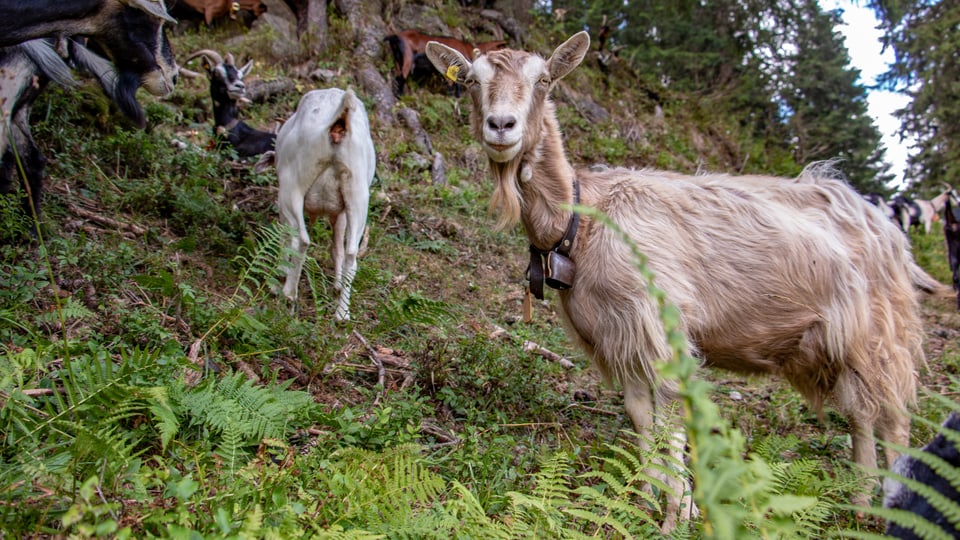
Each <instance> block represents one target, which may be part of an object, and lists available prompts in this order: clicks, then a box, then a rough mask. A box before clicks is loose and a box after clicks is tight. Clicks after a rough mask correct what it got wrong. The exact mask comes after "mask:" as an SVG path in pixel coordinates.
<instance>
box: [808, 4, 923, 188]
mask: <svg viewBox="0 0 960 540" xmlns="http://www.w3.org/2000/svg"><path fill="white" fill-rule="evenodd" d="M820 7H821V9H823V10H834V9H837V8H839V9H842V10H843V22H844V24H842V25H840V26H839V27H837V30H838V31H840V33H842V34H843V36H844V38H845V44H846V47H847V52H848V53H849V55H850V65H851V66H852V67H854V68H857V69H859V70H860V79H861V81H860V82H861V83H863V84H864V86H867V87H869V86H872V85H873V84H874V83H875V82H876V77H877V76H878V75H880V74H881V73H884V72H886V71H887V66H888V64H890V63H891V62H893V60H894V57H893V52H892V51H886V52H884V53H883V54H881V53H880V50H881V48H882V45H881V43H880V38H881V36H882V35H883V34H882V33H881V32H880V30H878V29H877V25H878V24H879V23H878V21H877V19H876V17H875V16H874V14H873V11H872V10H870V9H867V8H865V7H863V6H858V5H855V3H854V1H852V0H820ZM909 101H910V98H908V97H907V96H904V95H903V94H898V93H895V92H888V91H881V90H870V89H869V88H868V89H867V111H868V113H869V114H870V116H871V117H872V118H873V120H874V123H875V124H876V126H877V129H879V130H880V133H881V134H882V135H883V139H882V143H883V146H884V148H886V149H887V153H886V154H885V161H886V162H887V163H889V164H890V165H891V169H890V172H891V173H892V174H893V175H895V178H894V181H893V184H892V186H891V187H897V188H899V187H900V186H902V185H903V183H904V176H903V175H904V171H905V170H906V166H907V155H908V154H909V150H910V144H911V143H910V141H909V140H905V141H903V142H900V137H899V136H898V135H897V129H899V128H900V121H899V120H898V119H896V118H895V117H894V116H893V113H894V111H896V110H897V109H902V108H903V107H904V106H906V104H907V103H908V102H909Z"/></svg>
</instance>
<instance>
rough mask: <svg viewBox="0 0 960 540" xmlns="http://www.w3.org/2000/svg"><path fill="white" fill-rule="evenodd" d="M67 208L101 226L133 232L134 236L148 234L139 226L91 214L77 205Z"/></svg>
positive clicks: (70, 205) (94, 213)
mask: <svg viewBox="0 0 960 540" xmlns="http://www.w3.org/2000/svg"><path fill="white" fill-rule="evenodd" d="M67 208H68V209H69V210H70V211H71V212H73V213H74V214H76V215H78V216H80V217H82V218H84V219H88V220H90V221H95V222H97V223H99V224H100V225H105V226H107V227H113V228H114V229H119V230H122V231H129V232H132V233H134V234H136V235H144V234H146V233H147V230H146V229H144V228H143V227H140V226H138V225H134V224H133V223H124V222H122V221H117V220H115V219H113V218H108V217H106V216H101V215H100V214H98V213H96V212H91V211H90V210H85V209H83V208H80V207H79V206H77V205H75V204H67Z"/></svg>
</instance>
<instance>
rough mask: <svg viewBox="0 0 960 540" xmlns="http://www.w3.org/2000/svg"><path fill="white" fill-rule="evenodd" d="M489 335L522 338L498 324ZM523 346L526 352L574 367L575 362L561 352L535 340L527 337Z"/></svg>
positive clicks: (566, 367)
mask: <svg viewBox="0 0 960 540" xmlns="http://www.w3.org/2000/svg"><path fill="white" fill-rule="evenodd" d="M489 335H490V337H491V338H499V337H503V336H506V337H508V338H510V339H512V340H514V341H518V340H519V339H520V338H518V337H516V336H514V335H513V334H511V333H509V332H507V331H506V330H504V329H503V328H502V327H500V326H497V325H494V326H493V332H490V334H489ZM521 347H522V348H523V350H524V351H525V352H532V353H536V354H538V355H540V356H542V357H543V358H546V359H547V360H550V361H551V362H556V363H558V364H560V366H561V367H563V368H565V369H570V368H572V367H574V364H573V362H571V361H570V360H567V359H566V358H564V357H562V356H560V355H559V354H557V353H555V352H553V351H551V350H549V349H546V348H544V347H542V346H540V345H538V344H537V343H534V342H533V341H530V340H527V339H525V340H523V342H522V344H521Z"/></svg>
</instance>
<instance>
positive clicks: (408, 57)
mask: <svg viewBox="0 0 960 540" xmlns="http://www.w3.org/2000/svg"><path fill="white" fill-rule="evenodd" d="M383 39H384V41H386V42H387V43H388V44H389V45H390V50H391V51H392V52H393V61H394V64H395V65H396V70H397V79H396V80H397V96H402V95H403V86H404V84H405V83H406V80H407V79H408V78H409V77H410V74H411V73H412V72H413V71H414V68H415V67H416V65H417V61H416V59H417V55H422V54H424V53H425V52H426V47H427V43H428V42H430V41H436V42H438V43H443V44H444V45H447V46H448V47H452V48H454V49H456V50H457V51H460V54H462V55H463V56H464V57H466V58H473V55H474V49H476V50H478V51H480V53H481V54H482V53H486V52H489V51H492V50H496V49H499V48H501V47H503V46H504V45H506V43H507V42H506V41H502V40H497V41H484V42H482V43H477V44H476V45H471V44H470V43H467V42H466V41H462V40H459V39H457V38H452V37H447V36H431V35H428V34H424V33H423V32H421V31H419V30H404V31H402V32H397V33H396V34H391V35H389V36H387V37H385V38H383ZM452 84H454V85H456V83H452ZM454 88H455V90H456V92H457V97H460V93H459V88H458V87H456V86H455V87H454Z"/></svg>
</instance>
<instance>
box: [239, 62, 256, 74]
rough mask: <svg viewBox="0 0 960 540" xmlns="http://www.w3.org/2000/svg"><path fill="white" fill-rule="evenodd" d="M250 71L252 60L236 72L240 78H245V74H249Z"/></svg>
mask: <svg viewBox="0 0 960 540" xmlns="http://www.w3.org/2000/svg"><path fill="white" fill-rule="evenodd" d="M251 69H253V60H250V61H249V62H247V63H246V64H244V65H243V67H242V68H240V69H238V70H237V71H238V72H240V77H246V76H247V74H248V73H250V70H251Z"/></svg>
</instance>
